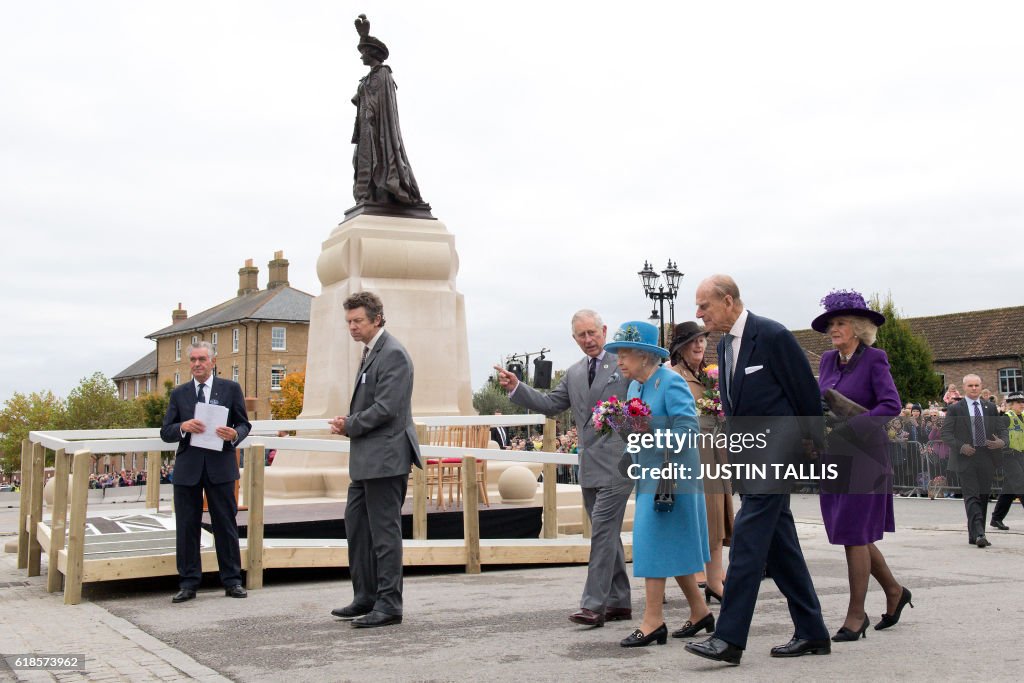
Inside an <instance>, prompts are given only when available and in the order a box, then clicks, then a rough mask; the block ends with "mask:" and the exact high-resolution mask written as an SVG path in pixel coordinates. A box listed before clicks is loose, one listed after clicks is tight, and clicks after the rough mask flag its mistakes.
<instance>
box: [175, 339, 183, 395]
mask: <svg viewBox="0 0 1024 683" xmlns="http://www.w3.org/2000/svg"><path fill="white" fill-rule="evenodd" d="M174 360H181V337H178V338H177V339H175V340H174ZM175 384H177V382H175Z"/></svg>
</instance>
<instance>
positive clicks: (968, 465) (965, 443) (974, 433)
mask: <svg viewBox="0 0 1024 683" xmlns="http://www.w3.org/2000/svg"><path fill="white" fill-rule="evenodd" d="M1007 431H1008V427H1007V425H1006V424H1005V423H1004V421H1003V420H1002V419H1001V418H1000V416H999V409H998V408H996V406H995V405H994V404H993V403H991V402H989V401H985V400H983V399H982V398H981V378H980V377H978V376H977V375H973V374H972V375H967V376H966V377H964V397H963V400H962V401H959V402H957V403H954V404H953V405H951V406H950V407H949V410H947V411H946V420H945V422H943V423H942V440H943V441H944V442H945V443H946V444H947V445H948V446H949V467H948V469H949V471H950V472H957V473H958V474H959V476H960V488H961V490H962V491H963V495H964V508H966V510H967V542H968V543H971V544H972V545H976V546H978V547H979V548H987V547H988V546H990V545H992V543H991V542H990V541H989V540H988V539H987V538H985V516H986V514H987V512H988V496H989V494H990V493H991V492H992V476H993V474H995V471H996V468H998V467H1000V466H1001V465H1002V451H1003V447H1004V446H1006V441H1007V438H1008V436H1007Z"/></svg>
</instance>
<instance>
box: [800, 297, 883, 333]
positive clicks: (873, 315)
mask: <svg viewBox="0 0 1024 683" xmlns="http://www.w3.org/2000/svg"><path fill="white" fill-rule="evenodd" d="M821 305H822V306H824V307H825V312H824V313H822V314H821V315H819V316H818V317H817V318H815V319H814V320H813V321H812V322H811V328H812V329H813V330H814V331H815V332H821V333H825V332H826V331H827V330H828V321H829V320H831V319H832V318H835V317H837V316H841V315H856V316H860V317H862V318H867V319H868V320H870V321H871V322H872V323H874V324H875V325H876V326H877V327H881V326H882V325H884V324H885V316H884V315H882V314H881V313H879V312H878V311H872V310H871V309H870V308H868V304H867V302H866V301H864V297H863V296H862V295H861V293H860V292H857V291H854V290H852V289H850V290H846V289H839V290H833V291H831V292H829V293H828V294H826V295H825V297H824V298H823V299H822V300H821Z"/></svg>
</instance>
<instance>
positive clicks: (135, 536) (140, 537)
mask: <svg viewBox="0 0 1024 683" xmlns="http://www.w3.org/2000/svg"><path fill="white" fill-rule="evenodd" d="M37 533H38V538H39V543H40V545H41V546H42V548H43V550H44V551H45V552H47V553H48V552H49V549H50V526H49V524H48V522H47V521H43V522H40V523H39V525H38V529H37ZM622 542H623V545H624V546H625V550H626V561H627V562H628V561H630V560H631V559H632V556H633V545H632V543H633V536H632V534H623V535H622ZM201 543H202V548H203V549H202V552H201V553H200V554H201V557H202V564H203V571H204V572H215V571H217V555H216V552H215V551H214V549H213V536H212V535H211V534H210V533H209V532H206V531H203V534H202V541H201ZM402 548H403V553H402V559H403V564H404V565H405V566H450V565H464V564H466V563H467V559H468V558H467V551H466V546H465V543H464V541H463V540H462V539H437V540H412V539H406V540H405V541H403V543H402ZM247 550H248V549H247V544H246V541H245V539H242V540H241V551H242V566H243V567H245V566H247V565H248V552H247ZM589 555H590V539H585V538H583V537H582V536H562V537H559V538H553V539H540V538H488V539H481V540H480V563H481V564H482V565H530V564H586V562H587V560H588V557H589ZM57 557H58V569H59V570H60V572H61V573H62V574H67V551H66V550H64V549H62V550H60V551H59V552H58V556H57ZM347 566H348V542H347V541H346V540H345V539H337V538H334V539H330V538H325V539H315V538H314V539H296V538H270V539H265V540H264V542H263V568H264V569H284V568H316V567H347ZM177 573H178V571H177V566H176V562H175V550H174V516H173V515H171V514H169V513H152V512H146V511H124V512H122V513H117V514H113V513H111V514H109V515H100V516H93V517H89V518H88V523H87V529H86V543H85V554H84V557H83V566H82V581H83V582H84V583H90V582H94V581H115V580H120V579H134V578H143V577H153V576H174V575H176V574H177Z"/></svg>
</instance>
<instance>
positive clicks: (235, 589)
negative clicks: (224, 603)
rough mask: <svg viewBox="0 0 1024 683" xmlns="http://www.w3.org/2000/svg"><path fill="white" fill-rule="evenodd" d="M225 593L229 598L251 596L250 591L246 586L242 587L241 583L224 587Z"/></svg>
mask: <svg viewBox="0 0 1024 683" xmlns="http://www.w3.org/2000/svg"><path fill="white" fill-rule="evenodd" d="M224 595H226V596H228V597H229V598H247V597H249V593H248V591H246V590H245V589H244V588H242V586H241V585H238V586H228V587H227V588H225V589H224Z"/></svg>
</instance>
